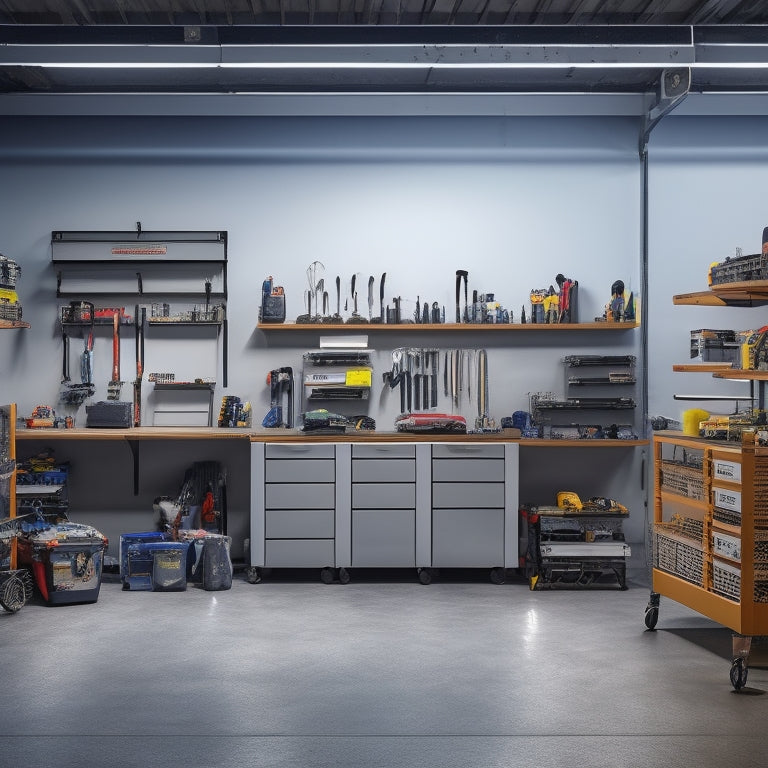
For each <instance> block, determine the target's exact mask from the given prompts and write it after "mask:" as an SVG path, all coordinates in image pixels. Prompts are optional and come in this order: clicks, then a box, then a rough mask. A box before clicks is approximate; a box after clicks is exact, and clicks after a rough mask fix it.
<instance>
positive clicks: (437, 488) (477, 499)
mask: <svg viewBox="0 0 768 768" xmlns="http://www.w3.org/2000/svg"><path fill="white" fill-rule="evenodd" d="M432 506H433V507H435V508H440V507H468V508H475V507H476V508H482V507H503V506H504V483H432Z"/></svg>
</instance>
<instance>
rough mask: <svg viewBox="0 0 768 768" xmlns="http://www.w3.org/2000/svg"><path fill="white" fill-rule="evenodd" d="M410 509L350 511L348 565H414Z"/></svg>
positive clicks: (413, 514) (413, 527)
mask: <svg viewBox="0 0 768 768" xmlns="http://www.w3.org/2000/svg"><path fill="white" fill-rule="evenodd" d="M415 536H416V511H415V510H414V509H355V510H353V511H352V565H353V566H357V567H360V568H382V567H395V568H408V567H413V566H415V565H416V539H415Z"/></svg>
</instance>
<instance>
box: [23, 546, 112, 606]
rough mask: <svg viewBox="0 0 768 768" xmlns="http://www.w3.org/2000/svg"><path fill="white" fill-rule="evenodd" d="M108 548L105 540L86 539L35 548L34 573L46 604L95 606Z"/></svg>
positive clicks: (33, 556)
mask: <svg viewBox="0 0 768 768" xmlns="http://www.w3.org/2000/svg"><path fill="white" fill-rule="evenodd" d="M105 548H106V542H105V541H104V540H103V539H86V538H81V539H77V540H75V541H65V542H57V541H56V540H53V541H48V542H44V543H43V542H41V543H39V544H35V545H33V555H32V558H33V559H32V573H33V574H34V577H35V583H36V584H37V588H38V589H39V590H40V593H41V594H42V596H43V598H44V599H45V601H46V602H47V603H49V604H51V605H55V604H64V603H95V602H96V601H97V600H98V598H99V590H100V588H101V568H102V562H103V555H104V549H105Z"/></svg>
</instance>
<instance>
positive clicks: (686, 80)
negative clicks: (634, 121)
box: [639, 67, 691, 158]
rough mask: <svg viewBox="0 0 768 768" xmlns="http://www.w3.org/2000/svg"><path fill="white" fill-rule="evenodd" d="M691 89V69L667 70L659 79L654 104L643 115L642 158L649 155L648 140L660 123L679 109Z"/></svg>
mask: <svg viewBox="0 0 768 768" xmlns="http://www.w3.org/2000/svg"><path fill="white" fill-rule="evenodd" d="M690 89H691V68H690V67H679V68H676V69H665V70H664V71H663V72H662V73H661V77H660V78H659V83H658V87H657V89H656V96H655V99H654V102H653V104H652V105H651V107H650V108H649V109H648V111H647V112H646V113H645V115H643V125H642V128H641V130H640V146H639V151H640V157H641V158H644V157H645V156H646V155H647V154H648V139H649V138H650V135H651V131H652V130H653V129H654V128H655V127H656V125H657V124H658V123H659V121H660V120H661V119H662V118H664V117H665V116H666V115H668V114H669V113H670V112H671V111H672V110H673V109H675V107H677V106H678V105H679V104H680V103H681V102H682V101H683V100H684V99H685V97H686V96H687V95H688V93H689V92H690Z"/></svg>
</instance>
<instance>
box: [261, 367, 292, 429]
mask: <svg viewBox="0 0 768 768" xmlns="http://www.w3.org/2000/svg"><path fill="white" fill-rule="evenodd" d="M267 384H269V404H270V409H269V411H268V413H267V415H266V416H265V417H264V420H263V421H262V422H261V426H262V427H268V428H275V427H286V428H288V429H290V428H291V427H293V368H290V367H284V368H276V369H274V370H272V371H270V372H269V373H268V374H267ZM286 396H287V402H286V407H285V414H286V416H285V419H283V413H284V412H283V398H284V397H286Z"/></svg>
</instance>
